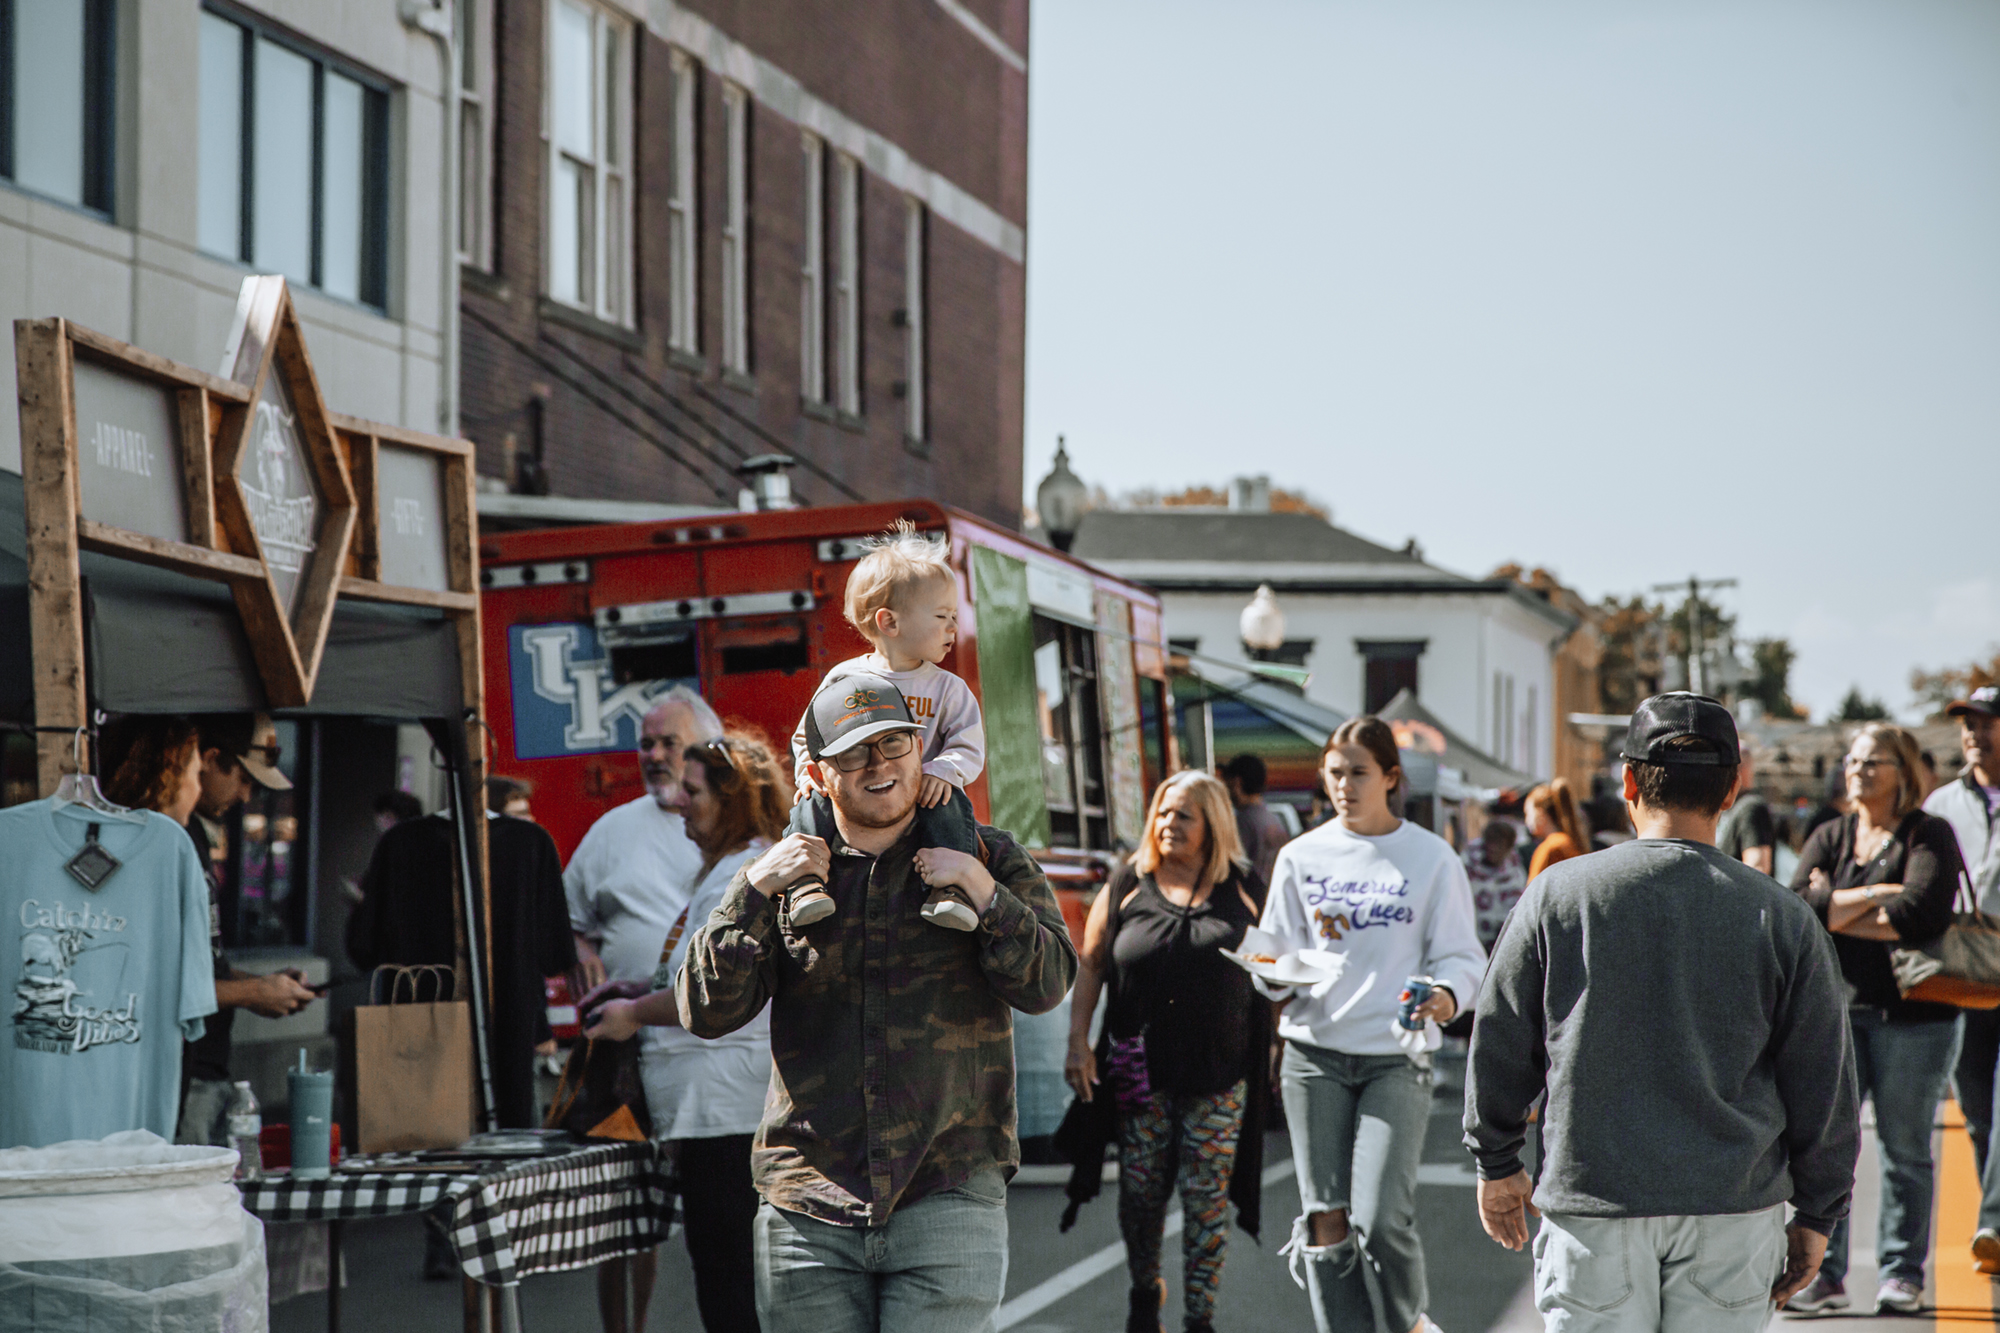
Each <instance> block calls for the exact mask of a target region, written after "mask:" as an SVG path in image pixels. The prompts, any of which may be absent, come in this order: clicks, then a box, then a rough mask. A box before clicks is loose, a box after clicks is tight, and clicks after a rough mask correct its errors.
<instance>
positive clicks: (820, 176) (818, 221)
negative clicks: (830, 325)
mask: <svg viewBox="0 0 2000 1333" xmlns="http://www.w3.org/2000/svg"><path fill="white" fill-rule="evenodd" d="M799 142H800V147H801V150H802V152H803V154H804V158H805V162H804V165H805V199H806V216H805V224H806V225H805V258H804V261H803V263H802V264H801V265H800V267H799V393H800V395H801V396H802V397H804V399H805V400H806V401H807V402H808V403H824V402H825V401H826V145H825V144H824V143H822V142H821V141H820V137H819V136H818V135H816V134H806V135H802V136H801V137H800V140H799Z"/></svg>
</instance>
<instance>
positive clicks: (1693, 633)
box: [1652, 574, 1736, 694]
mask: <svg viewBox="0 0 2000 1333" xmlns="http://www.w3.org/2000/svg"><path fill="white" fill-rule="evenodd" d="M1683 586H1685V588H1686V591H1687V613H1688V644H1687V650H1688V654H1687V660H1688V688H1689V689H1691V690H1693V691H1694V692H1695V693H1696V694H1707V693H1708V668H1707V665H1706V664H1705V662H1704V661H1703V655H1702V644H1701V594H1702V592H1703V591H1704V590H1706V589H1715V588H1733V587H1735V586H1736V580H1735V579H1703V578H1696V577H1695V576H1694V575H1693V574H1690V575H1688V581H1687V583H1686V584H1685V585H1682V584H1679V583H1655V584H1654V585H1653V587H1652V591H1654V592H1680V591H1681V590H1682V588H1683Z"/></svg>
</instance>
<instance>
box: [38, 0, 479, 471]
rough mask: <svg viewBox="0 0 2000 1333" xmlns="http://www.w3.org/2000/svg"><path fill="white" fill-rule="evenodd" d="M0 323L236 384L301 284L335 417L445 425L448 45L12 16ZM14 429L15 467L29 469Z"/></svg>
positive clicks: (62, 4)
mask: <svg viewBox="0 0 2000 1333" xmlns="http://www.w3.org/2000/svg"><path fill="white" fill-rule="evenodd" d="M0 4H4V5H5V6H6V8H7V10H8V11H10V12H9V14H8V17H9V18H11V20H12V21H11V24H10V25H9V27H10V30H11V36H12V47H13V49H12V50H11V51H10V52H7V53H6V58H7V59H8V60H9V62H10V64H11V71H10V73H11V76H12V77H11V78H10V79H8V80H7V81H6V84H5V87H6V89H7V95H8V96H9V98H10V99H11V104H10V105H9V106H8V107H6V108H5V110H6V112H7V115H6V120H5V123H6V127H7V129H6V133H5V135H4V136H0V137H4V138H5V139H6V140H7V142H6V143H5V144H4V145H0V317H4V318H5V319H6V320H7V321H8V322H9V324H10V325H11V322H12V321H13V320H16V319H38V318H45V317H48V316H62V317H64V318H66V319H69V320H72V321H74V322H76V323H78V324H81V325H83V326H85V327H87V328H91V329H94V330H96V331H98V332H100V333H104V334H108V335H110V336H111V337H113V338H118V339H120V340H123V341H125V342H130V343H134V344H136V345H137V346H139V347H142V348H144V349H146V350H147V351H150V352H155V353H158V354H159V355H161V356H166V357H170V358H172V359H173V360H175V361H180V362H183V363H185V364H188V365H193V366H198V367H202V368H204V369H217V368H219V367H220V364H221V360H222V353H223V347H224V344H225V342H226V341H227V339H228V335H229V330H230V324H231V320H232V318H233V316H234V313H235V309H236V298H237V291H238V288H239V287H240V285H241V283H242V279H243V277H244V275H246V274H249V273H282V274H284V275H285V277H286V278H287V279H288V280H289V285H290V287H291V290H292V294H293V299H294V302H295V304H296V306H297V308H298V311H299V314H300V315H301V317H302V318H303V319H304V322H305V325H306V342H307V345H308V347H309V348H310V351H311V355H312V358H313V365H314V369H315V370H316V371H317V372H318V375H319V380H320V383H321V386H322V388H323V389H324V391H325V395H326V400H327V405H328V406H329V407H331V408H332V409H333V410H334V411H337V412H345V413H350V414H353V415H356V416H360V417H364V418H367V419H369V420H375V421H384V422H393V423H398V424H401V425H406V426H410V427H413V428H416V429H420V430H432V431H434V430H437V429H438V427H439V424H440V419H439V406H440V401H441V393H440V385H441V369H440V368H441V365H442V364H443V362H444V358H443V356H442V355H441V348H442V343H441V341H440V337H439V330H440V328H441V327H442V321H441V319H440V315H441V313H442V311H443V310H444V307H445V301H444V295H445V293H444V288H443V284H442V282H441V278H442V276H443V272H442V270H441V268H440V258H441V256H440V250H441V248H442V245H443V242H444V239H445V238H444V237H443V235H442V234H441V224H442V221H443V219H442V217H441V215H440V212H439V210H440V207H441V200H442V198H443V193H444V192H443V190H442V188H441V185H440V182H441V180H442V179H443V166H444V164H443V162H442V161H441V157H440V151H441V150H440V145H441V143H442V140H443V130H442V124H441V121H440V114H441V113H440V105H441V97H440V92H439V90H440V87H441V86H442V77H443V73H442V68H441V65H440V61H439V51H438V45H437V43H436V42H435V41H434V40H433V38H432V37H431V36H429V35H427V34H424V33H422V32H419V31H416V30H415V29H412V28H409V27H405V26H404V25H403V23H402V22H401V21H400V20H399V19H398V17H397V6H396V5H395V4H394V3H393V0H382V2H381V3H376V4H367V5H361V4H324V3H312V0H260V2H259V3H257V4H256V5H254V6H253V5H241V4H234V3H221V2H220V0H215V2H213V3H208V4H198V3H196V2H195V0H185V2H183V3H171V4H169V3H153V0H144V2H143V3H142V2H141V0H0ZM20 459H21V453H20V423H19V421H18V419H17V417H16V415H15V413H13V412H12V411H8V412H5V413H0V468H4V469H6V470H8V471H13V472H18V471H19V470H20V466H21V462H20Z"/></svg>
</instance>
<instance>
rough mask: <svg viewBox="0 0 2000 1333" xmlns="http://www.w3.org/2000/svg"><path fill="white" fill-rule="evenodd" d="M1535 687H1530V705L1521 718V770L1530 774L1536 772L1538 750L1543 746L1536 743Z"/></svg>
mask: <svg viewBox="0 0 2000 1333" xmlns="http://www.w3.org/2000/svg"><path fill="white" fill-rule="evenodd" d="M1536 711H1537V710H1536V708H1535V687H1534V686H1532V685H1530V686H1529V687H1528V707H1527V711H1526V712H1525V713H1524V714H1523V716H1522V718H1521V761H1522V762H1521V771H1522V772H1523V773H1526V774H1528V775H1530V776H1533V775H1534V773H1535V763H1536V760H1537V759H1538V758H1539V756H1538V755H1536V753H1535V752H1536V751H1537V750H1539V749H1540V748H1541V747H1540V746H1539V745H1537V744H1536V743H1535V722H1536V718H1535V713H1536Z"/></svg>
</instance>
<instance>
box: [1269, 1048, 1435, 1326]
mask: <svg viewBox="0 0 2000 1333" xmlns="http://www.w3.org/2000/svg"><path fill="white" fill-rule="evenodd" d="M1279 1076H1280V1080H1281V1082H1282V1085H1283V1089H1284V1094H1285V1120H1286V1122H1287V1123H1288V1124H1289V1125H1290V1126H1291V1130H1292V1160H1293V1161H1294V1162H1295V1163H1296V1164H1297V1170H1298V1179H1299V1203H1300V1206H1301V1207H1302V1208H1303V1209H1304V1211H1305V1214H1306V1216H1302V1217H1300V1218H1299V1220H1298V1221H1297V1222H1296V1223H1295V1224H1294V1225H1293V1229H1292V1239H1291V1243H1290V1244H1289V1245H1287V1246H1286V1247H1285V1252H1286V1253H1287V1254H1289V1255H1290V1256H1291V1257H1292V1262H1293V1265H1294V1268H1293V1273H1294V1275H1295V1276H1296V1274H1297V1271H1298V1270H1297V1265H1298V1263H1299V1262H1300V1261H1301V1260H1303V1261H1304V1264H1305V1288H1306V1291H1307V1292H1308V1293H1309V1294H1310V1295H1311V1297H1312V1306H1313V1326H1314V1327H1315V1328H1316V1329H1318V1330H1319V1333H1336V1330H1337V1331H1338V1333H1350V1331H1351V1330H1358V1329H1384V1330H1387V1333H1407V1330H1409V1329H1411V1328H1413V1327H1415V1326H1416V1322H1417V1318H1418V1316H1419V1315H1421V1314H1423V1312H1424V1310H1425V1308H1426V1307H1427V1306H1428V1305H1429V1303H1430V1289H1429V1287H1428V1285H1427V1284H1426V1282H1425V1278H1424V1250H1423V1243H1422V1241H1421V1240H1419V1238H1418V1236H1417V1167H1418V1166H1419V1165H1420V1164H1421V1163H1422V1161H1423V1157H1424V1131H1425V1129H1427V1128H1428V1127H1429V1125H1430V1116H1431V1071H1430V1070H1429V1069H1428V1068H1424V1067H1421V1066H1419V1065H1417V1064H1415V1063H1413V1062H1412V1061H1411V1060H1410V1059H1409V1057H1408V1056H1403V1055H1346V1054H1343V1053H1342V1052H1340V1051H1329V1050H1324V1049H1322V1048H1320V1047H1317V1046H1306V1045H1303V1044H1301V1043H1298V1042H1288V1043H1286V1046H1285V1057H1284V1060H1283V1062H1282V1063H1281V1064H1280V1066H1279ZM1333 1209H1344V1210H1345V1211H1346V1213H1347V1225H1348V1232H1347V1239H1346V1240H1343V1241H1340V1242H1338V1243H1337V1244H1333V1245H1326V1246H1315V1245H1313V1244H1312V1233H1311V1230H1310V1229H1309V1227H1308V1222H1307V1219H1308V1217H1310V1215H1311V1214H1313V1213H1321V1212H1328V1211H1331V1210H1333Z"/></svg>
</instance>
